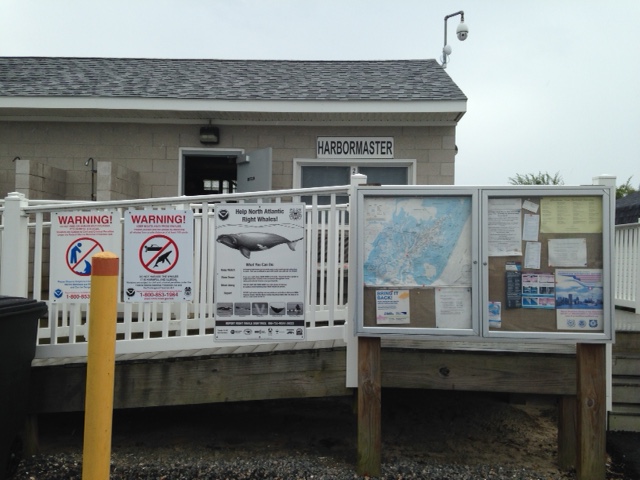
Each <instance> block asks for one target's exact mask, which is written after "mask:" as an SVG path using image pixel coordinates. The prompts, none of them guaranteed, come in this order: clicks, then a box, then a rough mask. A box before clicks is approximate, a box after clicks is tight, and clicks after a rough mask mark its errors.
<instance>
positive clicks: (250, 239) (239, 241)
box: [216, 232, 302, 258]
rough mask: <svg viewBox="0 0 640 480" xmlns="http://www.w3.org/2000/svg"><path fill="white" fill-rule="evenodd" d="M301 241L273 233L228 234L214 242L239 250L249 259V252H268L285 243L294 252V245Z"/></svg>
mask: <svg viewBox="0 0 640 480" xmlns="http://www.w3.org/2000/svg"><path fill="white" fill-rule="evenodd" d="M300 240H302V238H298V239H297V240H287V239H286V238H284V237H281V236H280V235H276V234H275V233H260V232H254V233H229V234H223V235H219V236H218V238H217V239H216V241H217V242H218V243H222V244H223V245H226V246H227V247H230V248H234V249H236V250H240V253H242V255H244V256H245V257H247V258H251V252H259V251H262V250H269V249H270V248H273V247H275V246H277V245H281V244H283V243H286V244H287V246H288V247H289V248H290V249H291V250H294V251H295V249H296V243H297V242H299V241H300Z"/></svg>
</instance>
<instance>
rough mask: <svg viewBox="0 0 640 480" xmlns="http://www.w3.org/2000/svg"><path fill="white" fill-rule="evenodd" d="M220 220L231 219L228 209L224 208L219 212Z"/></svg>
mask: <svg viewBox="0 0 640 480" xmlns="http://www.w3.org/2000/svg"><path fill="white" fill-rule="evenodd" d="M218 218H219V219H220V220H226V219H227V218H229V210H227V209H226V208H222V209H220V210H219V211H218Z"/></svg>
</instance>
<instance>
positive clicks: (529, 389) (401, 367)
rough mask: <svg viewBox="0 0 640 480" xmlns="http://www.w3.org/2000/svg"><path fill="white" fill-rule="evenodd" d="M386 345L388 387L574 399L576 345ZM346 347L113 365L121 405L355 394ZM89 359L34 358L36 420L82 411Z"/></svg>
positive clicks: (210, 352) (233, 351) (120, 359)
mask: <svg viewBox="0 0 640 480" xmlns="http://www.w3.org/2000/svg"><path fill="white" fill-rule="evenodd" d="M489 346H490V345H489V344H472V343H462V342H453V343H452V342H444V341H416V340H394V339H388V340H387V339H385V340H383V342H382V386H383V387H396V388H426V389H447V390H470V391H496V392H513V393H535V394H549V395H574V394H575V389H576V387H575V384H576V382H575V378H576V377H575V347H574V346H573V345H539V344H501V345H499V346H498V349H496V345H495V344H493V345H491V347H492V349H491V350H490V351H487V348H488V347H489ZM345 372H346V346H345V344H344V342H342V341H321V342H297V343H273V344H263V345H258V346H234V345H229V346H225V347H220V348H211V349H204V350H187V351H173V352H155V353H145V354H126V355H119V356H117V358H116V371H115V393H114V408H139V407H153V406H170V405H191V404H202V403H216V402H232V401H247V400H266V399H279V398H302V397H322V396H341V395H351V394H352V389H349V388H347V387H346V386H345V378H346V373H345ZM85 381H86V357H72V358H50V359H36V360H34V361H33V366H32V372H31V389H30V411H31V413H34V414H37V413H45V412H69V411H81V410H83V409H84V392H85Z"/></svg>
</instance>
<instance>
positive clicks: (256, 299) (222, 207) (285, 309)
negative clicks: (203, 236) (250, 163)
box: [214, 203, 306, 341]
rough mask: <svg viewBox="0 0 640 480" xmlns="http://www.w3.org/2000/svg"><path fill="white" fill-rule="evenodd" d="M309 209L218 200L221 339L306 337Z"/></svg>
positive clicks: (217, 291)
mask: <svg viewBox="0 0 640 480" xmlns="http://www.w3.org/2000/svg"><path fill="white" fill-rule="evenodd" d="M304 212H305V205H304V204H300V203H286V204H285V203H282V204H271V203H270V204H236V203H232V204H224V203H221V204H218V205H216V213H215V219H216V220H215V228H216V231H215V238H216V250H215V260H216V270H215V284H214V299H215V338H216V339H218V340H256V339H261V340H278V341H282V340H292V341H300V340H304V339H305V337H306V330H305V317H304V313H305V302H304V300H305V285H306V277H305V242H304V238H305V232H304Z"/></svg>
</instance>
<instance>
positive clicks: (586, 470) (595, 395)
mask: <svg viewBox="0 0 640 480" xmlns="http://www.w3.org/2000/svg"><path fill="white" fill-rule="evenodd" d="M576 357H577V377H578V379H577V380H578V384H577V394H578V402H577V406H578V429H577V430H578V437H577V438H578V456H577V461H578V462H577V465H576V471H577V474H578V480H605V477H606V470H607V469H606V436H607V432H606V416H607V404H606V401H607V400H606V375H605V345H604V344H587V343H579V344H578V345H577V349H576Z"/></svg>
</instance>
